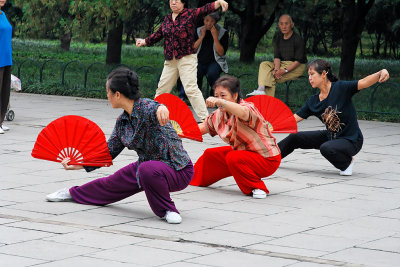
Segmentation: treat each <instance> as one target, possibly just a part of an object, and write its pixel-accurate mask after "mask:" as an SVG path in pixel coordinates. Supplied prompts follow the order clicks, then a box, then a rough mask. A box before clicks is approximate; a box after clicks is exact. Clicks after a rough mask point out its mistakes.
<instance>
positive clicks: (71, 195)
mask: <svg viewBox="0 0 400 267" xmlns="http://www.w3.org/2000/svg"><path fill="white" fill-rule="evenodd" d="M106 87H107V98H108V100H109V101H110V103H111V106H112V107H113V108H122V109H123V110H124V112H123V113H122V114H121V115H120V116H119V117H118V119H117V122H116V124H115V128H114V131H113V133H112V135H111V137H110V138H109V140H108V142H107V143H108V148H109V151H110V154H111V157H112V158H113V159H114V158H115V157H117V156H118V155H119V154H120V153H121V151H122V150H123V149H124V148H125V147H127V148H128V149H130V150H135V151H136V152H137V154H138V156H139V160H138V161H137V162H134V163H132V164H129V165H128V166H126V167H124V168H122V169H120V170H119V171H117V172H116V173H115V174H113V175H110V176H108V177H104V178H100V179H96V180H94V181H91V182H89V183H87V184H84V185H81V186H75V187H72V188H70V189H69V190H68V189H66V188H65V189H61V190H59V191H57V192H55V193H53V194H50V195H48V196H47V197H46V198H47V200H49V201H68V200H74V201H76V202H78V203H81V204H89V205H107V204H110V203H114V202H117V201H119V200H122V199H124V198H127V197H129V196H132V195H134V194H136V193H139V192H141V191H144V192H145V194H146V197H147V200H148V202H149V204H150V207H151V209H152V210H153V212H154V213H155V214H156V215H157V216H159V217H162V218H163V219H165V220H166V221H167V222H168V223H180V222H181V221H182V218H181V216H180V215H179V212H178V210H177V209H176V207H175V204H174V202H173V201H172V199H171V196H170V192H175V191H180V190H183V189H184V188H186V187H187V186H188V185H189V182H190V181H191V179H192V176H193V165H192V162H191V161H190V158H189V155H188V154H187V152H186V151H185V149H184V148H183V146H182V141H181V139H180V138H179V137H178V134H177V133H176V131H175V130H174V128H173V127H172V126H171V124H170V123H169V112H168V109H167V108H166V107H165V106H164V105H160V104H159V103H158V102H156V101H154V100H151V99H146V98H140V92H139V81H138V77H137V75H136V73H134V72H133V71H131V70H129V69H126V68H119V69H116V70H114V71H113V72H111V73H110V74H109V75H108V78H107V83H106ZM69 162H70V159H69V158H66V159H64V160H63V161H62V162H61V163H62V165H63V166H64V168H65V169H66V170H77V169H82V168H85V169H86V171H92V170H94V169H95V168H94V167H87V166H86V167H82V166H78V165H69V164H68V163H69Z"/></svg>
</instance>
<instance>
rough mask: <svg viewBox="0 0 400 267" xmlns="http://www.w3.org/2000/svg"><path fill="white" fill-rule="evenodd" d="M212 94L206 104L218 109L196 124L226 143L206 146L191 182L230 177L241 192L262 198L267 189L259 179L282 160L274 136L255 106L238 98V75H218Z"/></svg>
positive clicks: (208, 183) (205, 182)
mask: <svg viewBox="0 0 400 267" xmlns="http://www.w3.org/2000/svg"><path fill="white" fill-rule="evenodd" d="M214 95H215V97H209V98H207V100H206V104H207V106H208V107H215V106H217V107H218V109H217V110H216V111H214V112H213V113H212V114H210V115H209V116H208V117H207V119H206V120H205V121H204V122H203V123H202V124H200V125H199V127H200V131H201V133H202V134H206V133H209V134H210V135H211V136H215V135H219V136H220V137H221V139H222V140H223V141H225V142H226V143H228V144H229V146H223V147H217V148H209V149H206V151H204V154H203V155H202V156H201V157H200V158H199V159H198V161H197V162H196V164H195V167H194V169H195V173H194V177H193V180H192V182H191V183H190V184H191V185H195V186H209V185H211V184H213V183H215V182H217V181H219V180H221V179H223V178H226V177H229V176H233V178H234V179H235V181H236V183H237V185H238V186H239V188H240V190H241V191H242V192H243V193H244V194H246V195H252V196H253V198H265V197H266V196H267V193H269V191H268V189H267V187H266V186H265V184H264V182H263V181H262V180H261V178H262V177H267V176H270V175H272V174H273V173H274V172H275V171H276V170H277V169H278V167H279V164H280V162H281V155H280V152H279V148H278V146H277V144H276V139H275V137H273V136H272V134H271V131H270V129H269V128H268V123H267V122H266V121H265V119H264V117H263V116H262V115H261V113H260V112H259V111H258V110H257V109H256V108H255V107H254V105H253V104H252V103H250V102H246V101H244V100H242V99H241V92H240V82H239V80H238V79H237V78H235V77H232V76H228V75H225V76H222V77H220V78H219V79H218V80H217V81H216V82H215V84H214Z"/></svg>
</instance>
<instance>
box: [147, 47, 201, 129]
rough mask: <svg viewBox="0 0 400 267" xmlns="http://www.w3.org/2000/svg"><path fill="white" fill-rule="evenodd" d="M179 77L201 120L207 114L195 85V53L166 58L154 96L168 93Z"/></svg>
mask: <svg viewBox="0 0 400 267" xmlns="http://www.w3.org/2000/svg"><path fill="white" fill-rule="evenodd" d="M178 77H180V78H181V81H182V85H183V87H184V88H185V93H186V95H187V97H188V99H189V101H190V104H191V105H192V107H193V109H194V112H196V115H197V117H198V118H199V119H200V120H201V121H203V120H205V119H206V118H207V116H208V111H207V107H206V103H205V101H204V98H203V94H202V93H201V91H200V89H199V87H198V85H197V55H196V54H191V55H187V56H184V57H183V58H181V59H175V58H174V59H172V60H166V61H165V62H164V69H163V71H162V74H161V77H160V81H159V82H158V89H157V91H156V96H155V97H157V96H159V95H161V94H164V93H170V92H171V91H172V89H173V87H174V86H175V84H176V81H177V80H178Z"/></svg>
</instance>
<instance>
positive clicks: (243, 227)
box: [215, 217, 311, 237]
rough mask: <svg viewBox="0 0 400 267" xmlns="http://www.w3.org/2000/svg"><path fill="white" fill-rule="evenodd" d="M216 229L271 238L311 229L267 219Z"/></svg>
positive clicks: (232, 224)
mask: <svg viewBox="0 0 400 267" xmlns="http://www.w3.org/2000/svg"><path fill="white" fill-rule="evenodd" d="M215 229H220V230H225V231H232V232H238V233H245V234H254V235H264V236H269V237H282V236H287V235H291V234H294V233H299V232H303V231H306V230H309V229H311V228H310V227H307V226H299V225H291V224H287V223H281V222H274V221H270V220H268V217H266V218H259V219H253V220H248V221H243V222H237V223H231V224H227V225H224V226H220V227H216V228H215Z"/></svg>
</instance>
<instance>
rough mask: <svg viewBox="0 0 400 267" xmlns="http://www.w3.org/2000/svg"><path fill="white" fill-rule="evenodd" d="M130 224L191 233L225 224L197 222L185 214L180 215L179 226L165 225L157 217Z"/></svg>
mask: <svg viewBox="0 0 400 267" xmlns="http://www.w3.org/2000/svg"><path fill="white" fill-rule="evenodd" d="M131 224H132V225H136V226H142V227H149V228H155V229H163V230H170V231H171V230H172V231H179V232H185V233H192V232H196V231H199V230H204V229H209V228H214V227H217V226H220V225H225V224H226V222H221V221H210V220H205V219H202V220H199V219H198V217H191V216H186V214H182V223H181V224H179V225H174V224H168V223H166V221H165V220H162V219H161V218H157V217H154V218H151V219H144V220H140V221H135V222H132V223H131Z"/></svg>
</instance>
